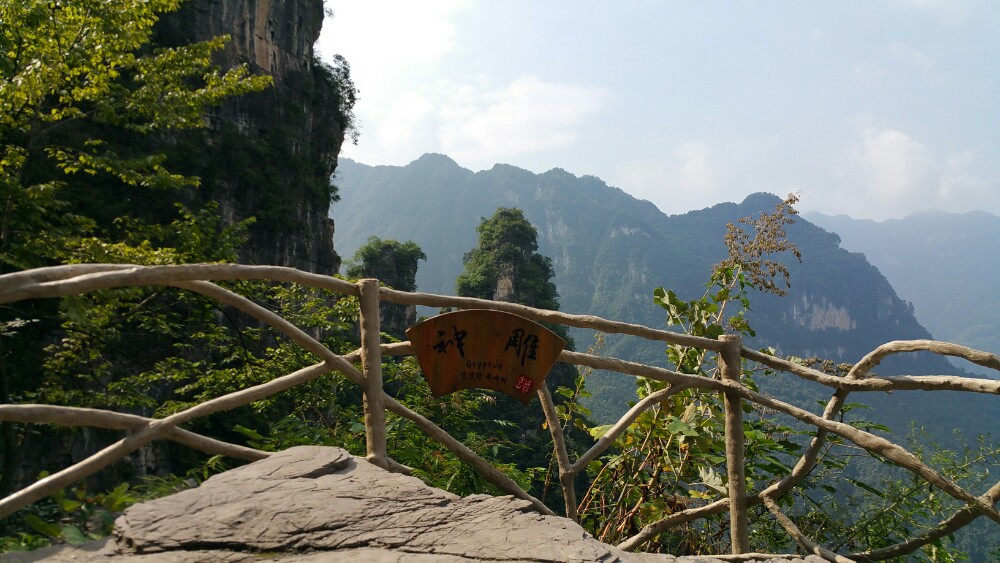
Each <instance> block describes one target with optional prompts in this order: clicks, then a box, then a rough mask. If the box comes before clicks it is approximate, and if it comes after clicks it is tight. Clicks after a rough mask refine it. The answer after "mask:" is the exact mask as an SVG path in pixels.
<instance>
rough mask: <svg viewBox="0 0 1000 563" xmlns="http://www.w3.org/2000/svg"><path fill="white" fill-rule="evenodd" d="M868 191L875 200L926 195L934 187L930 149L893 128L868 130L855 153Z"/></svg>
mask: <svg viewBox="0 0 1000 563" xmlns="http://www.w3.org/2000/svg"><path fill="white" fill-rule="evenodd" d="M855 158H856V160H857V162H858V165H859V166H860V167H861V170H862V174H863V176H864V179H865V180H866V182H865V183H866V185H867V186H868V189H869V192H870V193H871V195H872V196H873V197H874V198H875V199H876V200H881V201H883V202H886V203H901V200H904V199H910V198H920V197H924V196H926V195H928V192H929V191H930V189H931V187H932V185H933V171H934V162H933V160H934V158H933V155H932V154H931V152H930V150H928V148H927V147H926V146H924V145H923V144H921V143H920V142H918V141H916V140H914V139H913V138H912V137H910V136H909V135H907V134H905V133H902V132H900V131H896V130H894V129H876V128H867V129H865V130H864V132H863V133H862V141H861V146H860V148H859V149H858V150H857V152H856V153H855Z"/></svg>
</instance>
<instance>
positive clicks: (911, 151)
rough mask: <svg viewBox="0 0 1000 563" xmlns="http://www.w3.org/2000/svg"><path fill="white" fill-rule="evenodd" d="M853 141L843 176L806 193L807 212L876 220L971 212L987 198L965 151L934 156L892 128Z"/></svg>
mask: <svg viewBox="0 0 1000 563" xmlns="http://www.w3.org/2000/svg"><path fill="white" fill-rule="evenodd" d="M859 137H860V138H858V139H857V140H856V141H855V143H854V146H853V147H852V148H851V150H850V151H849V156H848V161H847V163H845V164H843V165H842V166H841V169H842V172H843V173H842V174H841V175H840V176H839V177H836V178H834V179H833V183H832V184H827V186H826V189H825V190H818V189H817V188H816V186H813V187H812V188H811V189H808V190H806V194H805V195H806V202H807V205H808V207H809V208H811V209H817V210H820V211H822V212H824V213H846V214H848V215H850V216H852V217H856V218H866V219H877V220H880V219H886V218H892V217H903V216H906V215H909V214H911V213H914V212H916V211H921V210H925V209H939V210H942V211H951V212H965V211H971V210H973V209H977V208H981V205H982V202H984V201H988V200H989V199H990V193H989V183H988V182H987V181H986V180H984V179H983V178H982V177H981V176H979V175H978V174H977V172H976V171H977V163H976V161H975V155H974V154H973V153H972V152H971V151H965V152H960V153H943V154H942V153H938V152H936V151H935V150H933V148H932V147H930V146H928V145H926V144H924V143H922V142H920V141H919V140H917V139H915V138H913V137H912V136H910V135H908V134H906V133H904V132H902V131H898V130H896V129H892V128H880V127H866V128H864V129H862V130H860V131H859Z"/></svg>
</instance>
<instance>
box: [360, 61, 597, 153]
mask: <svg viewBox="0 0 1000 563" xmlns="http://www.w3.org/2000/svg"><path fill="white" fill-rule="evenodd" d="M606 96H607V92H605V91H604V90H600V89H592V88H586V87H583V86H577V85H572V84H559V83H554V82H546V81H544V80H540V79H538V78H535V77H530V76H528V77H521V78H518V79H516V80H513V81H512V82H510V83H509V84H507V85H506V86H504V87H502V88H499V89H495V88H490V87H489V86H488V85H487V81H486V79H485V78H483V77H474V78H473V80H472V81H471V82H467V83H460V84H459V83H454V82H451V81H444V80H443V81H439V82H437V83H435V84H434V85H432V86H430V87H427V88H424V89H422V90H421V91H420V92H411V93H409V94H406V95H404V96H402V97H401V98H399V99H398V100H396V101H395V102H394V103H393V104H392V105H391V106H390V107H389V108H388V110H387V111H385V112H384V113H383V114H382V115H381V116H379V117H378V120H377V121H378V124H377V126H376V128H375V130H374V132H373V131H366V132H365V134H364V135H362V138H361V142H360V145H361V146H360V147H359V148H360V149H362V150H361V152H365V151H364V148H365V147H372V149H373V152H375V151H377V152H379V153H380V154H382V155H383V156H382V157H381V159H380V162H385V161H386V160H388V161H391V162H398V163H403V162H408V161H409V160H412V159H414V158H416V157H418V156H420V154H422V153H425V152H432V151H438V152H443V153H445V154H447V155H449V156H451V157H452V158H454V159H455V160H456V161H458V162H459V163H461V164H462V165H464V166H469V167H471V168H488V167H490V166H492V165H493V164H495V163H496V162H502V161H504V160H505V159H509V158H512V157H514V156H517V155H521V154H525V153H531V152H537V151H545V150H551V149H558V148H563V147H567V146H570V145H572V144H573V143H574V142H575V141H576V139H577V135H578V130H579V126H580V124H581V121H583V120H584V119H585V118H586V117H587V116H589V115H591V114H593V113H594V112H596V111H598V110H599V109H600V108H601V106H602V103H603V100H604V98H605V97H606ZM373 133H374V135H373Z"/></svg>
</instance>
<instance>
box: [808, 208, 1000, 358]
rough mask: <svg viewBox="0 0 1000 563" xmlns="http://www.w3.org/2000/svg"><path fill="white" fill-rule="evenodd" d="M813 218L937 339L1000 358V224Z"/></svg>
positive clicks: (964, 217)
mask: <svg viewBox="0 0 1000 563" xmlns="http://www.w3.org/2000/svg"><path fill="white" fill-rule="evenodd" d="M807 217H808V219H809V221H811V222H813V223H815V224H817V225H819V226H821V227H823V228H824V229H827V230H829V231H832V232H835V233H837V234H838V235H840V238H841V245H842V246H843V247H844V248H847V249H850V250H852V251H856V252H863V253H864V254H865V256H866V257H867V258H868V260H869V261H870V262H871V263H872V264H874V265H875V266H876V267H878V269H879V270H880V271H881V272H882V273H883V274H885V276H886V278H888V280H889V282H891V283H892V286H893V287H895V288H896V291H898V292H899V295H900V297H902V298H904V299H906V300H908V301H911V302H912V303H913V306H914V309H915V313H916V316H917V319H919V320H920V323H921V324H923V325H924V326H925V327H927V328H928V330H930V331H931V333H932V334H934V337H935V338H937V339H939V340H946V341H949V342H957V343H959V344H965V345H966V346H971V347H973V348H976V349H979V350H986V351H989V352H992V353H994V354H1000V300H998V299H997V298H996V288H997V279H1000V263H998V262H997V261H996V257H997V256H1000V217H997V216H996V215H992V214H990V213H986V212H982V211H977V212H973V213H964V214H957V213H945V212H941V211H928V212H923V213H917V214H914V215H910V216H909V217H905V218H903V219H891V220H888V221H880V222H876V221H872V220H865V219H852V218H850V217H847V216H846V215H837V216H829V215H823V214H821V213H809V214H807ZM974 367H976V366H972V368H974ZM972 368H970V369H972ZM980 371H983V370H980Z"/></svg>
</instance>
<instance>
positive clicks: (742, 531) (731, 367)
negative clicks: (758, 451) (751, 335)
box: [719, 334, 750, 555]
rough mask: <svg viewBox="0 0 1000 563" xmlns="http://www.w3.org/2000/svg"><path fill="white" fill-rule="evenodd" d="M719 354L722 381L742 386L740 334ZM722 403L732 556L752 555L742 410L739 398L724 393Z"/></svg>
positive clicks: (724, 337) (731, 336)
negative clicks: (724, 412) (750, 552)
mask: <svg viewBox="0 0 1000 563" xmlns="http://www.w3.org/2000/svg"><path fill="white" fill-rule="evenodd" d="M719 340H721V341H722V342H723V346H722V352H721V353H720V354H719V358H720V360H721V361H720V362H719V368H720V369H721V371H722V379H723V380H724V381H729V382H737V383H738V382H739V381H740V376H741V375H742V373H743V370H742V367H741V362H740V350H741V349H742V347H743V342H742V340H741V339H740V337H739V335H738V334H724V335H722V336H720V337H719ZM722 400H723V403H724V405H725V409H726V469H727V473H728V477H729V535H730V537H731V539H732V552H733V555H739V554H741V553H747V552H749V551H750V533H749V528H748V525H747V485H746V475H745V468H744V466H743V463H744V445H745V444H744V435H743V406H742V404H741V400H740V396H739V395H738V394H736V393H732V392H729V391H725V392H723V394H722Z"/></svg>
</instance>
